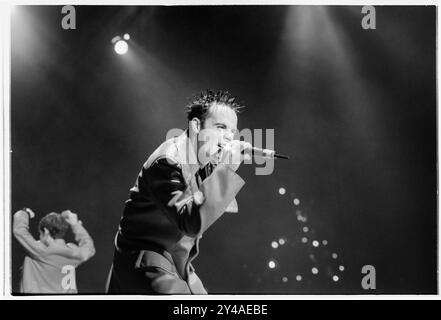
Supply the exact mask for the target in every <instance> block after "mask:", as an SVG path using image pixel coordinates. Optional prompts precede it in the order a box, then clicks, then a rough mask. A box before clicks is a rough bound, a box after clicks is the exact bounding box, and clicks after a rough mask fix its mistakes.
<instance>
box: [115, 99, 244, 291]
mask: <svg viewBox="0 0 441 320" xmlns="http://www.w3.org/2000/svg"><path fill="white" fill-rule="evenodd" d="M240 108H241V106H240V105H239V104H238V103H237V102H235V98H233V97H232V96H231V95H230V94H229V93H227V92H223V91H219V92H217V93H215V92H212V91H207V92H204V93H201V94H200V95H198V96H197V97H195V98H194V100H193V101H192V102H190V103H189V104H188V106H187V117H188V121H189V126H188V129H187V130H186V131H185V132H184V133H183V134H181V135H180V136H178V137H174V138H171V139H168V140H167V141H165V142H164V143H162V144H161V145H160V146H159V147H158V148H157V149H156V150H155V151H154V152H153V153H152V154H151V155H150V157H149V158H148V160H147V161H146V163H145V164H144V165H143V167H142V169H141V171H140V173H139V175H138V178H137V180H136V182H135V185H134V186H133V187H132V189H130V195H129V199H128V200H127V201H126V205H125V209H124V213H123V216H122V219H121V221H120V225H119V230H118V232H117V234H116V238H115V253H114V259H113V265H112V268H111V271H110V274H109V279H108V283H107V292H108V293H111V294H206V293H207V292H206V290H205V288H204V286H203V285H202V282H201V280H200V279H199V277H198V276H197V275H196V273H195V270H194V267H193V266H192V264H191V262H192V260H193V259H194V258H195V257H196V256H197V254H198V251H199V240H200V239H201V237H202V234H203V233H204V232H205V231H206V230H207V229H208V228H209V227H210V226H211V225H212V224H213V223H214V222H215V221H216V220H217V219H219V218H220V217H221V216H222V215H223V213H224V212H237V210H238V208H237V203H236V200H235V196H236V194H237V193H238V192H239V190H240V189H241V188H242V186H243V185H244V184H245V182H244V181H243V180H242V179H241V178H240V177H239V176H238V175H237V174H236V173H235V171H236V170H237V168H238V167H239V165H240V163H241V161H242V160H243V156H242V151H243V150H244V149H250V148H251V145H250V144H249V143H247V142H243V141H238V140H233V137H234V135H235V133H236V131H237V113H238V111H239V109H240Z"/></svg>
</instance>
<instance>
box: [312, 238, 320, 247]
mask: <svg viewBox="0 0 441 320" xmlns="http://www.w3.org/2000/svg"><path fill="white" fill-rule="evenodd" d="M312 245H313V246H314V247H316V248H317V247H318V246H319V242H318V241H317V240H314V241H313V242H312Z"/></svg>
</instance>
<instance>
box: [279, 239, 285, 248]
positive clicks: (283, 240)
mask: <svg viewBox="0 0 441 320" xmlns="http://www.w3.org/2000/svg"><path fill="white" fill-rule="evenodd" d="M285 243H286V241H285V239H282V238H280V239H279V244H280V245H281V246H283V245H284V244H285Z"/></svg>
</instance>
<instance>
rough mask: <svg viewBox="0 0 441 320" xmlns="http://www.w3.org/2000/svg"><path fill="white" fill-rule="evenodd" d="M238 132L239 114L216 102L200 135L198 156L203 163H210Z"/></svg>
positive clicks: (209, 111)
mask: <svg viewBox="0 0 441 320" xmlns="http://www.w3.org/2000/svg"><path fill="white" fill-rule="evenodd" d="M236 132H237V115H236V112H235V111H234V110H233V109H231V108H230V107H229V106H226V105H223V104H214V105H212V106H211V107H210V109H209V110H208V114H207V117H206V118H205V121H204V123H203V125H202V130H201V132H200V133H199V137H198V157H199V161H200V162H201V163H202V164H205V163H208V162H209V161H210V160H211V159H212V158H213V156H216V155H217V154H218V153H219V152H220V151H221V150H222V149H223V148H224V147H225V145H226V144H227V143H229V142H231V141H232V140H233V138H234V135H235V133H236Z"/></svg>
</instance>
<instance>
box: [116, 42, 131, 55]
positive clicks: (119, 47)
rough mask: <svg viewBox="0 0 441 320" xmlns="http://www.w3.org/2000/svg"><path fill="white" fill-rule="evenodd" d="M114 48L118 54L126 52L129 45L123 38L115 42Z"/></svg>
mask: <svg viewBox="0 0 441 320" xmlns="http://www.w3.org/2000/svg"><path fill="white" fill-rule="evenodd" d="M114 49H115V52H116V53H117V54H120V55H122V54H126V53H127V51H128V50H129V45H128V44H127V42H125V41H124V40H118V41H117V42H116V43H115V46H114Z"/></svg>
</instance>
